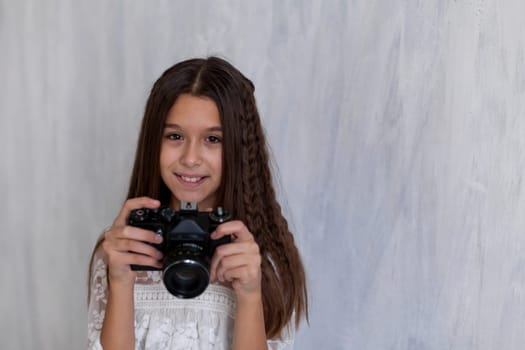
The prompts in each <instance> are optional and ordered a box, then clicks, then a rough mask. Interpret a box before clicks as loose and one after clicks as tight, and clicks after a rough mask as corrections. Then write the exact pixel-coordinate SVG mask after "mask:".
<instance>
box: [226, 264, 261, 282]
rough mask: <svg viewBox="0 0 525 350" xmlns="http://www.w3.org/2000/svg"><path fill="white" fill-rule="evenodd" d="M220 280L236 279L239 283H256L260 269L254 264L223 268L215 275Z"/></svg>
mask: <svg viewBox="0 0 525 350" xmlns="http://www.w3.org/2000/svg"><path fill="white" fill-rule="evenodd" d="M217 276H218V280H219V281H221V282H233V281H238V282H240V284H241V285H252V286H253V285H256V284H259V283H260V279H261V277H260V276H261V274H260V270H259V269H257V268H256V267H254V266H249V265H247V266H239V267H236V268H234V269H229V270H225V271H224V272H223V273H222V274H221V275H217Z"/></svg>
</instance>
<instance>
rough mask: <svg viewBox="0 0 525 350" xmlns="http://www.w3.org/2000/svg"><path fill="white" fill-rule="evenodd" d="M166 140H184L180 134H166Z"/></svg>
mask: <svg viewBox="0 0 525 350" xmlns="http://www.w3.org/2000/svg"><path fill="white" fill-rule="evenodd" d="M166 138H167V139H168V140H172V141H179V140H182V136H181V135H179V134H175V133H171V134H166Z"/></svg>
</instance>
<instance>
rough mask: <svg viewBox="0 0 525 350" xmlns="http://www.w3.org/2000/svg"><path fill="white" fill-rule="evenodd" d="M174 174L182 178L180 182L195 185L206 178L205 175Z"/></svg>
mask: <svg viewBox="0 0 525 350" xmlns="http://www.w3.org/2000/svg"><path fill="white" fill-rule="evenodd" d="M175 175H176V176H177V178H179V179H180V180H182V182H184V183H188V184H195V185H196V184H199V183H201V182H202V181H203V180H204V179H205V178H206V176H186V175H179V174H175Z"/></svg>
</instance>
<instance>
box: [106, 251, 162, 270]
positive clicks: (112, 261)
mask: <svg viewBox="0 0 525 350" xmlns="http://www.w3.org/2000/svg"><path fill="white" fill-rule="evenodd" d="M130 265H143V266H153V267H156V268H159V269H160V268H162V263H161V262H160V261H158V260H157V259H154V258H152V257H150V256H147V255H142V254H135V253H131V252H117V251H114V252H113V253H112V254H111V255H108V266H109V267H110V268H111V267H112V266H126V267H129V269H131V267H130Z"/></svg>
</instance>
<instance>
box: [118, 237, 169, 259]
mask: <svg viewBox="0 0 525 350" xmlns="http://www.w3.org/2000/svg"><path fill="white" fill-rule="evenodd" d="M112 248H113V250H115V251H118V252H131V253H137V254H142V255H146V256H150V257H152V258H154V259H157V260H160V259H162V257H163V255H162V252H161V251H160V250H158V249H157V248H155V247H154V246H152V245H150V244H146V243H143V242H140V241H134V240H130V239H120V240H117V241H116V243H115V244H114V245H113V246H112Z"/></svg>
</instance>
